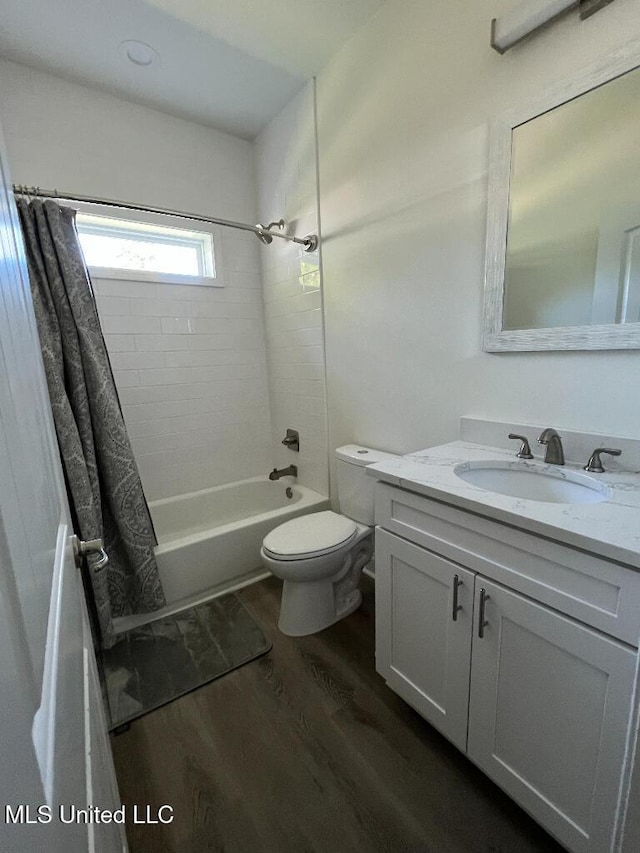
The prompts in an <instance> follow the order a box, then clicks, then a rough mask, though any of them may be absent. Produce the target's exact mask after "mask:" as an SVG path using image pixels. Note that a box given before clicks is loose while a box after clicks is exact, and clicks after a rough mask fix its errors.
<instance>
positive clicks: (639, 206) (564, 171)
mask: <svg viewBox="0 0 640 853" xmlns="http://www.w3.org/2000/svg"><path fill="white" fill-rule="evenodd" d="M639 110H640V69H635V70H633V71H630V72H629V73H627V74H624V75H622V76H620V77H617V78H616V79H614V80H611V81H610V82H608V83H606V84H604V85H601V86H599V87H598V88H596V89H592V90H591V91H589V92H586V93H585V94H582V95H580V96H579V97H575V98H574V99H573V100H570V101H568V102H566V103H563V104H561V105H560V106H558V107H556V108H555V109H550V110H549V111H547V112H545V113H544V114H543V115H538V116H536V117H535V118H533V119H531V120H530V121H526V122H524V123H522V124H520V125H518V126H517V127H514V128H513V131H512V138H511V172H510V183H509V210H508V224H507V243H506V257H505V268H504V294H503V299H504V301H503V306H502V329H503V330H516V329H519V330H525V329H550V328H556V327H564V328H566V327H572V326H589V325H602V324H625V323H637V322H639V321H640V119H639Z"/></svg>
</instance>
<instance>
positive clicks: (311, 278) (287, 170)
mask: <svg viewBox="0 0 640 853" xmlns="http://www.w3.org/2000/svg"><path fill="white" fill-rule="evenodd" d="M255 152H256V155H255V156H256V172H257V177H258V196H259V201H258V210H259V215H260V221H261V222H269V221H272V220H276V219H280V217H284V219H285V220H286V221H287V223H288V224H289V226H290V228H291V229H292V231H295V233H296V234H297V235H302V236H303V235H305V234H310V233H318V228H319V226H318V216H317V192H318V187H317V179H316V174H317V173H316V144H315V125H314V107H313V86H312V85H309V86H308V87H307V88H305V89H304V90H303V91H302V92H301V93H300V95H298V97H296V98H295V99H294V100H293V101H291V102H290V103H289V104H288V105H287V107H285V109H284V110H283V111H282V113H280V115H279V116H277V117H276V118H275V119H274V120H273V121H272V122H271V123H270V124H269V125H268V126H267V127H266V128H265V129H264V130H263V131H262V133H261V134H260V135H259V136H258V138H257V139H256V144H255ZM261 254H262V277H263V289H264V314H265V326H266V344H267V358H268V365H269V391H270V399H271V422H272V428H273V448H272V450H273V458H274V462H275V464H277V466H278V467H281V466H285V465H289V464H290V463H292V462H293V463H295V464H296V465H297V466H298V477H299V480H300V482H301V483H303V484H304V485H306V486H309V487H311V488H313V489H316V490H317V491H319V492H321V493H323V494H328V489H329V484H328V474H327V430H326V393H325V375H324V342H323V316H322V298H321V296H322V294H321V290H320V288H321V272H320V262H319V256H318V253H313V254H308V253H305V252H304V250H303V248H302V247H300V246H298V245H296V244H295V243H288V242H285V241H283V240H274V241H273V243H272V244H271V245H270V246H266V247H262V249H261ZM287 427H292V428H294V429H297V430H299V432H300V453H299V454H298V453H293V452H292V451H290V450H288V449H287V448H285V447H283V446H282V444H281V441H282V439H283V438H284V436H285V433H286V429H287Z"/></svg>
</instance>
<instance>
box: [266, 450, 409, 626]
mask: <svg viewBox="0 0 640 853" xmlns="http://www.w3.org/2000/svg"><path fill="white" fill-rule="evenodd" d="M336 456H337V457H338V492H339V494H340V495H342V494H344V501H343V499H342V497H341V499H340V508H341V509H342V513H337V512H333V511H332V510H325V511H324V512H315V513H311V514H309V515H303V516H300V517H298V518H294V519H291V521H287V522H285V523H284V524H281V525H280V526H279V527H276V528H275V529H274V530H272V531H271V532H270V533H268V534H267V535H266V536H265V538H264V541H263V543H262V549H261V551H260V556H261V558H262V562H263V564H264V566H265V567H266V568H267V569H268V570H269V571H270V572H271V573H272V574H273V575H275V576H276V577H278V578H280V579H281V580H282V581H283V582H284V583H283V587H282V600H281V603H280V618H279V621H278V628H279V629H280V631H282V633H283V634H287V635H288V636H291V637H301V636H306V635H307V634H315V633H317V632H318V631H322V630H324V629H325V628H328V627H329V626H330V625H333V624H334V622H337V621H338V620H340V619H343V618H344V617H345V616H348V615H349V614H350V613H353V612H354V611H355V610H357V609H358V607H359V606H360V603H361V601H362V594H361V592H360V590H359V584H360V577H361V575H362V570H363V568H364V567H365V566H366V565H367V564H368V563H369V562H370V560H371V557H372V554H373V490H374V486H375V480H374V479H373V478H372V477H369V476H366V471H365V468H366V467H367V466H368V465H371V464H373V463H374V462H380V461H383V460H384V459H389V458H395V457H393V456H392V454H389V453H382V452H381V451H375V450H370V449H369V448H364V447H360V446H359V445H346V446H345V447H340V448H338V450H337V451H336Z"/></svg>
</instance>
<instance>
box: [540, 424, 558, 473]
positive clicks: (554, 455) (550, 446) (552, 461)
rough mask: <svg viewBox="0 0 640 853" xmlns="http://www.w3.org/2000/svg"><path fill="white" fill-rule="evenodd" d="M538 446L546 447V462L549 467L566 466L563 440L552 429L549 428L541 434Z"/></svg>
mask: <svg viewBox="0 0 640 853" xmlns="http://www.w3.org/2000/svg"><path fill="white" fill-rule="evenodd" d="M538 444H544V445H545V446H546V448H547V449H546V452H545V454H544V461H545V462H546V463H547V465H564V450H563V449H562V439H561V438H560V436H559V435H558V433H557V432H556V431H555V429H553V428H552V427H547V428H546V429H544V430H542V432H541V433H540V438H539V439H538Z"/></svg>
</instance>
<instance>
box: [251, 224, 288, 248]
mask: <svg viewBox="0 0 640 853" xmlns="http://www.w3.org/2000/svg"><path fill="white" fill-rule="evenodd" d="M284 226H285V221H284V219H278V220H277V221H276V222H270V223H269V224H268V225H263V224H262V223H261V222H258V224H257V225H256V228H259V229H260V231H256V235H257V237H258V238H259V239H260V240H261V241H262V242H263V243H264V244H265V245H267V246H268V245H269V243H273V237H272V236H271V234H269V233H268V232H269V231H271V229H272V228H279V229H280V230H281V231H282V229H283V228H284Z"/></svg>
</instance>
